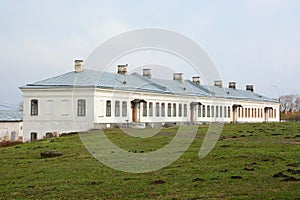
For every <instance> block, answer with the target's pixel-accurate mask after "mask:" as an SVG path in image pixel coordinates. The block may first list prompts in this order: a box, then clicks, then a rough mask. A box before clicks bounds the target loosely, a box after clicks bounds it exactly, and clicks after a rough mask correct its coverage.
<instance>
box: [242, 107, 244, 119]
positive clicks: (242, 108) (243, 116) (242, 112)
mask: <svg viewBox="0 0 300 200" xmlns="http://www.w3.org/2000/svg"><path fill="white" fill-rule="evenodd" d="M241 110H242V118H244V108H241Z"/></svg>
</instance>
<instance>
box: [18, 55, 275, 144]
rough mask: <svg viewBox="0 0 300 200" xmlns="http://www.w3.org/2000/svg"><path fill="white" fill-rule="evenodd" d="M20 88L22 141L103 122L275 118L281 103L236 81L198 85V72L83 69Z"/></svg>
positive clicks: (79, 62) (123, 67) (122, 67)
mask: <svg viewBox="0 0 300 200" xmlns="http://www.w3.org/2000/svg"><path fill="white" fill-rule="evenodd" d="M20 89H21V90H22V92H23V109H24V110H23V122H24V125H23V126H24V130H23V133H24V137H23V141H29V140H36V139H41V138H45V137H53V136H56V135H60V134H62V133H69V132H79V131H87V130H91V129H98V128H102V127H107V128H108V127H112V126H115V125H119V126H127V127H128V126H139V127H153V126H161V125H164V124H166V123H172V124H180V123H184V124H200V123H223V122H224V123H230V122H234V123H250V122H278V121H279V120H280V119H279V117H280V114H279V105H280V103H279V102H277V101H275V100H273V99H270V98H267V97H264V96H262V95H260V94H257V93H255V92H254V89H253V85H247V86H246V90H239V89H236V84H235V82H230V83H229V87H228V88H226V87H223V86H222V81H215V84H214V86H206V85H201V83H200V78H199V77H193V80H183V75H182V73H175V74H173V80H162V79H155V78H152V77H151V69H144V70H143V73H142V74H141V75H140V74H137V73H133V74H130V75H128V74H127V65H119V66H118V73H108V72H100V71H94V70H88V69H83V61H82V60H76V61H75V70H74V71H72V72H69V73H65V74H62V75H60V76H56V77H52V78H49V79H46V80H42V81H38V82H35V83H32V84H27V85H25V86H22V87H20Z"/></svg>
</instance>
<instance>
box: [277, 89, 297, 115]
mask: <svg viewBox="0 0 300 200" xmlns="http://www.w3.org/2000/svg"><path fill="white" fill-rule="evenodd" d="M279 100H280V103H281V112H284V113H285V114H286V113H288V112H291V113H293V112H300V95H298V94H289V95H283V96H280V99H279Z"/></svg>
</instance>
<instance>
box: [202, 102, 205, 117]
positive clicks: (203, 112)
mask: <svg viewBox="0 0 300 200" xmlns="http://www.w3.org/2000/svg"><path fill="white" fill-rule="evenodd" d="M202 117H205V105H202Z"/></svg>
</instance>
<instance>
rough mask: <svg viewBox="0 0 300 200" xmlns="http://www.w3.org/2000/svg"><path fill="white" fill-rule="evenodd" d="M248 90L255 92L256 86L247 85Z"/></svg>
mask: <svg viewBox="0 0 300 200" xmlns="http://www.w3.org/2000/svg"><path fill="white" fill-rule="evenodd" d="M246 90H247V91H251V92H254V86H253V85H246Z"/></svg>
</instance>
